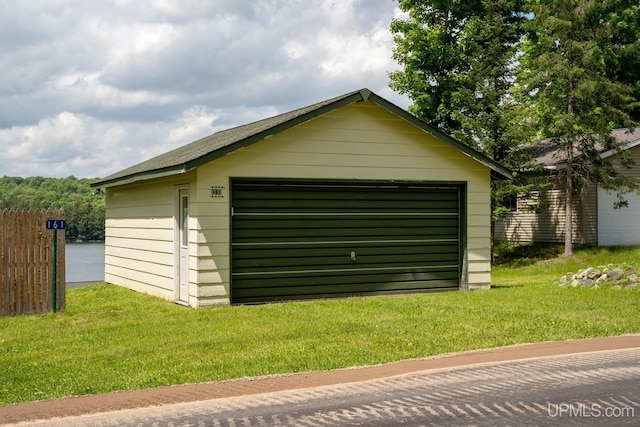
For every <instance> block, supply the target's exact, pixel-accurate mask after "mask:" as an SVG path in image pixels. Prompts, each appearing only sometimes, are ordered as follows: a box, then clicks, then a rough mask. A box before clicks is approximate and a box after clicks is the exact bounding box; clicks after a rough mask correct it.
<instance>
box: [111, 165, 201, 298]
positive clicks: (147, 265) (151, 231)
mask: <svg viewBox="0 0 640 427" xmlns="http://www.w3.org/2000/svg"><path fill="white" fill-rule="evenodd" d="M191 177H193V174H191ZM190 181H192V180H191V179H190V177H189V176H181V177H179V178H177V179H170V180H158V181H154V182H153V183H152V184H149V183H140V184H132V185H125V186H119V187H115V188H107V191H106V197H107V211H106V236H105V281H107V282H109V283H113V284H116V285H120V286H124V287H127V288H130V289H133V290H136V291H140V292H145V293H148V294H151V295H155V296H159V297H162V298H166V299H170V300H173V299H175V281H174V277H175V271H174V269H175V259H174V235H175V228H174V214H175V206H174V200H175V187H174V186H175V185H177V184H188V183H189V182H190ZM194 223H195V221H194V219H193V216H191V218H190V222H189V228H195V227H194V226H193V225H194ZM194 238H195V233H190V241H192V240H193V239H194ZM194 248H195V247H194ZM194 250H195V249H194ZM190 255H191V254H190ZM194 255H195V254H194ZM193 259H194V260H195V259H196V257H195V256H193ZM190 265H192V267H195V262H193V264H192V263H191V261H190ZM190 275H191V276H192V275H193V273H190ZM192 282H195V281H192ZM189 293H190V296H192V297H193V298H190V300H191V299H193V301H190V302H191V303H192V305H195V303H196V300H195V294H196V293H195V292H194V286H193V284H192V285H191V286H190V292H189Z"/></svg>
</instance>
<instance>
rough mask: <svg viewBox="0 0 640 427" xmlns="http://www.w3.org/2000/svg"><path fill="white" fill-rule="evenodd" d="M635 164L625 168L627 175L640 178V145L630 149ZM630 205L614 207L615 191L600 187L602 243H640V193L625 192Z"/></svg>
mask: <svg viewBox="0 0 640 427" xmlns="http://www.w3.org/2000/svg"><path fill="white" fill-rule="evenodd" d="M629 155H630V156H631V157H632V158H633V160H634V162H635V164H634V165H633V166H632V167H631V168H630V169H624V173H625V175H627V176H630V177H634V178H640V146H636V147H634V148H633V149H631V150H630V151H629ZM624 198H625V200H627V202H628V203H629V205H628V206H627V207H625V208H621V209H614V208H613V203H614V202H615V201H616V200H617V195H616V193H615V192H607V191H606V190H603V189H602V188H598V242H599V244H600V245H604V246H609V245H640V195H637V194H635V193H630V194H625V195H624Z"/></svg>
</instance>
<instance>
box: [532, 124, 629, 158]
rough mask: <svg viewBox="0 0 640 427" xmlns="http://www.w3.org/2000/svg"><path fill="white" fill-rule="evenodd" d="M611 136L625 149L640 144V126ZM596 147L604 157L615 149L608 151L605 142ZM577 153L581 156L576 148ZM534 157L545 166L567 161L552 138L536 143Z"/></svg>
mask: <svg viewBox="0 0 640 427" xmlns="http://www.w3.org/2000/svg"><path fill="white" fill-rule="evenodd" d="M611 137H612V138H613V139H615V140H616V141H617V142H618V143H619V144H621V148H622V149H623V150H624V149H628V148H632V147H635V146H636V145H638V144H640V128H636V129H635V130H634V131H633V132H631V131H630V129H628V128H622V129H616V130H614V131H612V132H611ZM596 149H597V150H598V151H599V152H600V153H601V155H602V156H603V157H609V156H610V155H612V154H614V152H613V151H608V150H607V148H606V147H605V146H604V145H603V144H599V145H597V146H596ZM575 155H576V156H580V153H579V152H578V151H577V149H576V150H575ZM534 159H535V162H536V163H537V164H538V165H540V166H545V167H553V166H558V165H562V164H564V163H565V161H566V160H565V156H564V153H563V152H562V151H561V150H560V147H558V144H556V143H553V142H552V141H550V140H543V141H541V142H540V143H538V144H536V146H535V153H534Z"/></svg>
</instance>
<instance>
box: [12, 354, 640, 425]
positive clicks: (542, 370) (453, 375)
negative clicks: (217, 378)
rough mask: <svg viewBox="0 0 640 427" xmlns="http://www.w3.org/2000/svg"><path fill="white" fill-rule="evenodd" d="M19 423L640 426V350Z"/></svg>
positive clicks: (512, 363)
mask: <svg viewBox="0 0 640 427" xmlns="http://www.w3.org/2000/svg"><path fill="white" fill-rule="evenodd" d="M16 425H29V426H65V427H66V426H277V425H282V426H352V425H358V426H396V425H408V426H419V425H429V426H432V425H433V426H460V425H475V426H507V425H514V426H515V425H517V426H529V425H530V426H533V425H537V426H546V425H563V426H564V425H574V426H590V425H592V426H601V425H607V426H610V425H611V426H619V425H640V348H630V349H618V350H607V351H597V352H588V353H581V354H569V355H560V356H551V357H539V358H533V359H525V360H518V361H507V362H496V363H485V364H481V365H474V366H467V367H459V368H447V369H440V370H432V371H422V372H416V373H411V374H405V375H399V376H394V377H389V378H383V379H376V380H370V381H362V382H354V383H348V384H338V385H332V386H322V387H314V388H305V389H298V390H287V391H279V392H272V393H263V394H254V395H249V396H241V397H232V398H222V399H212V400H204V401H199V402H189V403H178V404H170V405H164V406H156V407H147V408H140V409H128V410H121V411H115V412H108V413H99V414H92V415H83V416H76V417H67V418H58V419H50V420H46V421H36V422H33V421H31V422H29V423H28V424H16Z"/></svg>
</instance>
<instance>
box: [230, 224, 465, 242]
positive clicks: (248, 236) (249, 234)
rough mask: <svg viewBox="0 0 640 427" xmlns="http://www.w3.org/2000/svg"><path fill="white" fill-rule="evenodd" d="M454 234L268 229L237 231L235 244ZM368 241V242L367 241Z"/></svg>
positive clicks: (446, 230) (445, 230)
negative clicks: (275, 230)
mask: <svg viewBox="0 0 640 427" xmlns="http://www.w3.org/2000/svg"><path fill="white" fill-rule="evenodd" d="M453 233H456V235H457V227H405V228H381V227H373V226H371V227H357V228H356V227H355V226H353V227H333V228H312V229H306V230H305V232H304V233H300V231H299V229H295V228H292V229H278V232H277V235H274V230H267V229H249V230H246V231H243V230H237V231H236V233H235V237H236V239H235V240H234V242H237V243H241V242H260V241H261V240H267V241H269V242H271V241H273V240H274V239H275V240H276V241H277V242H296V241H298V242H299V241H305V240H309V239H319V238H322V239H323V240H327V239H328V240H333V239H336V240H337V239H344V238H345V237H346V238H350V239H351V240H353V239H354V238H358V237H361V236H363V235H365V236H366V237H367V238H368V239H378V238H383V237H384V238H395V239H403V238H405V237H412V236H416V235H418V236H432V237H439V236H450V235H452V234H453ZM365 241H366V240H365Z"/></svg>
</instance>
